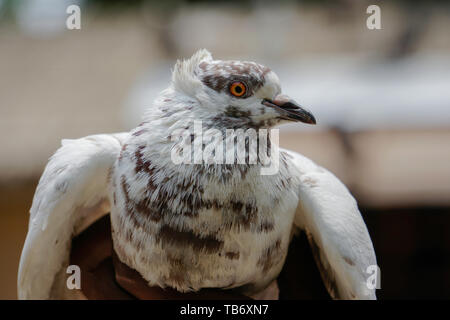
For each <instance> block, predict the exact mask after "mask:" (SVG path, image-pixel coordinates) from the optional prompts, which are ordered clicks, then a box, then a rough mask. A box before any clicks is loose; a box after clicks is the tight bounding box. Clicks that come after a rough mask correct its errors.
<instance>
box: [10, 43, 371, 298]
mask: <svg viewBox="0 0 450 320" xmlns="http://www.w3.org/2000/svg"><path fill="white" fill-rule="evenodd" d="M195 121H201V123H202V126H203V130H204V131H205V130H207V129H212V128H214V129H218V130H219V131H220V132H225V131H226V130H229V129H249V128H253V129H257V130H260V129H264V128H266V129H267V128H271V127H273V126H275V125H278V124H280V123H283V122H286V121H301V122H305V123H311V124H313V123H315V119H314V117H313V116H312V115H311V114H310V113H309V112H308V111H306V110H305V109H303V108H302V107H300V106H299V105H298V104H296V103H295V102H294V101H292V100H290V99H289V98H288V97H287V96H285V95H282V94H281V89H280V83H279V80H278V77H277V76H276V74H275V73H274V72H273V71H271V70H270V69H269V68H267V67H264V66H262V65H259V64H256V63H254V62H240V61H220V60H213V58H212V56H211V54H210V53H209V52H208V51H207V50H204V49H203V50H199V51H198V52H197V53H195V54H194V55H193V56H192V57H191V58H190V59H188V60H183V61H178V62H177V63H176V65H175V68H174V70H173V74H172V82H171V84H170V86H169V87H168V88H167V89H166V90H164V91H163V92H162V93H161V94H160V96H159V97H158V98H157V99H156V101H155V103H154V104H153V105H152V106H151V107H150V108H149V109H148V111H147V113H146V115H145V118H144V122H142V124H140V125H139V126H138V127H137V128H136V129H134V130H132V131H131V132H130V133H120V134H109V135H108V134H103V135H93V136H88V137H85V138H81V139H78V140H63V141H62V147H61V148H60V149H59V150H58V151H57V152H56V153H55V154H54V155H53V156H52V157H51V159H50V161H49V163H48V165H47V167H46V168H45V171H44V173H43V175H42V177H41V179H40V181H39V185H38V187H37V190H36V193H35V196H34V199H33V205H32V207H31V210H30V222H29V228H28V235H27V238H26V241H25V245H24V248H23V251H22V256H21V259H20V266H19V276H18V294H19V298H21V299H48V298H58V297H60V296H58V292H61V290H60V289H61V287H62V286H65V285H66V283H65V280H64V279H65V278H64V276H65V270H66V267H67V265H68V262H69V253H70V249H71V240H72V238H73V237H74V236H75V235H77V234H79V233H80V232H81V231H82V230H84V229H85V228H86V227H87V226H88V225H89V224H91V223H92V222H93V221H95V220H96V219H98V218H99V217H101V216H103V215H105V214H107V213H109V212H110V214H111V225H112V238H113V244H114V249H115V251H116V253H117V256H118V257H119V259H120V260H121V261H122V262H123V263H125V264H127V265H128V266H129V267H131V268H133V269H135V270H137V271H138V272H139V273H140V274H141V275H142V277H143V278H144V279H145V280H146V281H147V282H148V284H149V285H150V286H160V287H172V288H175V289H177V290H178V291H180V292H188V291H196V290H199V289H201V288H223V289H232V288H234V289H237V290H238V291H239V292H241V293H242V294H246V295H255V294H258V293H259V292H262V291H263V290H264V289H265V288H267V287H268V286H269V285H270V284H271V283H272V282H273V281H274V279H276V278H277V276H278V274H279V273H280V271H281V269H282V266H283V264H284V261H285V258H286V255H287V250H288V246H289V243H290V241H291V239H292V236H293V235H294V233H295V230H296V229H300V230H303V231H304V232H305V233H306V235H307V238H308V240H309V242H310V245H311V248H312V250H313V253H314V256H315V259H316V262H317V265H318V267H319V269H320V273H321V276H322V279H323V281H324V284H325V286H326V288H327V290H328V292H329V294H330V295H331V297H332V298H335V299H375V298H376V296H375V289H372V288H371V287H370V288H369V286H368V285H367V278H368V277H369V274H368V273H367V268H368V267H369V266H374V265H376V258H375V252H374V249H373V246H372V242H371V239H370V236H369V233H368V231H367V228H366V226H365V224H364V221H363V219H362V217H361V214H360V212H359V210H358V206H357V203H356V201H355V199H354V198H353V197H352V195H351V194H350V193H349V191H348V190H347V188H346V187H345V186H344V185H343V184H342V183H341V182H340V181H339V180H338V179H337V178H336V177H335V176H334V175H333V174H332V173H330V172H329V171H327V170H325V169H323V168H321V167H320V166H318V165H316V164H315V163H314V162H312V161H311V160H309V159H307V158H305V157H303V156H302V155H300V154H297V153H294V152H291V151H288V150H283V149H279V150H280V152H279V169H278V171H277V172H276V173H274V174H272V175H262V174H261V170H260V169H261V168H262V166H263V164H262V162H260V161H257V162H256V163H253V164H249V163H244V164H238V163H236V164H220V163H216V164H214V163H213V164H210V163H209V164H205V163H201V164H184V163H182V164H176V163H174V161H173V154H172V153H173V151H174V150H175V151H176V150H177V148H178V147H177V143H178V142H177V141H174V139H172V137H171V134H172V133H173V132H175V130H177V129H184V130H190V129H192V127H193V126H194V122H195ZM191 138H192V140H194V141H197V140H196V139H197V137H194V136H192V137H191ZM202 147H204V145H203V146H202V142H200V145H198V144H197V145H196V144H195V142H194V148H202ZM246 149H249V148H246ZM218 150H220V149H218ZM252 150H253V149H252ZM247 151H248V150H247ZM194 152H195V151H194ZM81 276H82V273H81Z"/></svg>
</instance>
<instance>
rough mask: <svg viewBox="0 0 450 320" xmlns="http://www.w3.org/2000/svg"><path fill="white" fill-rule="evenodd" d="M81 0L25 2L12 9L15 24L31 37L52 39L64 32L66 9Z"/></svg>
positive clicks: (80, 2) (35, 0)
mask: <svg viewBox="0 0 450 320" xmlns="http://www.w3.org/2000/svg"><path fill="white" fill-rule="evenodd" d="M82 2H83V0H25V1H21V2H19V1H18V2H17V6H15V7H14V13H15V16H16V20H17V24H18V26H19V27H20V29H21V30H22V32H24V33H26V34H28V35H30V36H32V37H52V36H56V35H59V34H61V33H63V32H64V30H66V19H67V17H68V16H69V15H68V14H67V13H66V9H67V7H68V6H70V5H78V6H80V5H81V4H82Z"/></svg>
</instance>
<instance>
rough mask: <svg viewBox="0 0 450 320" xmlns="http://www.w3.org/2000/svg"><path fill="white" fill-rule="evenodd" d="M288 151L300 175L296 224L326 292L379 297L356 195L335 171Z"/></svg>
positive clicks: (344, 296) (341, 296)
mask: <svg viewBox="0 0 450 320" xmlns="http://www.w3.org/2000/svg"><path fill="white" fill-rule="evenodd" d="M285 152H287V153H288V154H290V155H291V156H292V158H293V159H292V160H293V161H292V162H293V163H294V164H295V170H297V173H296V174H297V175H298V177H299V179H300V190H299V192H298V194H299V200H300V201H299V206H298V208H297V212H296V216H295V225H296V226H298V227H300V228H301V229H303V230H304V231H305V232H306V235H307V237H308V240H309V242H310V245H311V247H312V250H313V253H314V257H315V259H316V262H317V265H318V267H319V269H320V272H321V275H322V279H323V281H324V284H325V286H326V288H327V290H328V292H329V293H330V295H331V296H332V298H335V299H376V296H375V289H369V287H368V286H367V279H368V278H369V276H370V274H368V273H367V267H368V266H370V265H376V264H377V262H376V257H375V251H374V249H373V245H372V241H371V239H370V236H369V232H368V231H367V228H366V225H365V223H364V221H363V219H362V217H361V214H360V212H359V210H358V206H357V203H356V201H355V199H354V198H353V196H352V195H351V194H350V192H349V191H348V189H347V188H346V187H345V186H344V184H343V183H342V182H341V181H339V179H338V178H336V176H334V175H333V174H332V173H330V172H329V171H327V170H325V169H323V168H321V167H319V166H317V165H316V164H315V163H314V162H312V161H311V160H309V159H307V158H305V157H303V156H301V155H299V154H297V153H294V152H290V151H285Z"/></svg>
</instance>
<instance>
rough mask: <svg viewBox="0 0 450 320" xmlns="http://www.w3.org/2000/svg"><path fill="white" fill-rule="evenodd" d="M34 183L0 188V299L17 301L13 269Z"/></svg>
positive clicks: (26, 219)
mask: <svg viewBox="0 0 450 320" xmlns="http://www.w3.org/2000/svg"><path fill="white" fill-rule="evenodd" d="M36 185H37V180H31V181H26V182H23V183H18V184H16V185H11V184H8V185H5V184H0V252H1V259H0V261H1V263H0V299H17V286H16V284H17V269H18V266H19V258H20V253H21V251H22V246H23V243H24V241H25V236H26V232H27V228H28V210H29V208H30V207H31V201H32V199H33V194H34V189H35V187H36Z"/></svg>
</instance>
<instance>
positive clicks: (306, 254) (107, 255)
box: [70, 215, 329, 300]
mask: <svg viewBox="0 0 450 320" xmlns="http://www.w3.org/2000/svg"><path fill="white" fill-rule="evenodd" d="M289 252H290V253H291V254H288V257H287V260H286V263H285V265H284V268H283V271H282V272H281V274H280V276H279V277H278V287H279V288H280V299H329V295H328V293H327V292H326V289H325V287H324V286H323V283H322V280H321V278H320V275H319V272H318V270H317V267H316V266H315V263H314V258H313V256H312V253H311V249H310V248H309V245H308V243H307V240H306V237H305V236H300V237H296V238H295V239H294V240H293V242H292V243H291V247H290V248H289ZM70 264H74V265H78V266H79V267H80V269H81V270H82V276H81V292H82V295H80V296H84V297H85V298H86V299H89V300H98V299H100V300H103V299H105V300H131V299H144V300H225V299H230V300H248V299H250V298H249V297H246V296H243V295H241V294H238V293H236V292H234V291H233V290H222V289H202V290H200V291H198V292H191V293H180V292H178V291H176V290H174V289H172V288H165V289H162V288H160V287H155V286H153V287H150V286H148V285H147V283H146V281H145V280H144V279H143V278H142V277H141V275H140V274H139V273H138V272H137V271H135V270H133V269H131V268H129V267H128V266H127V265H125V264H123V263H122V262H120V261H119V259H117V257H116V255H115V253H114V250H113V245H112V239H111V224H110V218H109V215H107V216H105V217H103V218H101V219H100V220H98V221H97V222H95V223H94V224H92V225H91V226H90V227H89V228H88V229H86V230H85V231H84V232H82V233H81V234H80V235H79V236H78V237H76V238H75V239H74V240H73V242H72V251H71V256H70ZM299 270H302V271H304V272H298V271H299ZM267 298H270V297H267Z"/></svg>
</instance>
